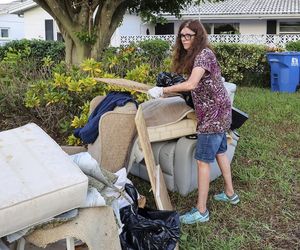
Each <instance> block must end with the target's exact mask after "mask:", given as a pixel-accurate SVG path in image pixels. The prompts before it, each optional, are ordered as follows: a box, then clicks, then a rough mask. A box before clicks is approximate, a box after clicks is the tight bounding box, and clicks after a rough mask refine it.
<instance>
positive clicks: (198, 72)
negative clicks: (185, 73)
mask: <svg viewBox="0 0 300 250" xmlns="http://www.w3.org/2000/svg"><path fill="white" fill-rule="evenodd" d="M204 73H205V69H203V68H201V67H194V68H193V70H192V73H191V75H190V77H189V79H188V80H187V81H185V82H182V83H179V84H176V85H173V86H170V87H164V88H163V93H164V94H167V93H172V92H185V91H191V90H193V89H194V88H195V87H196V86H197V85H198V83H199V82H200V80H201V78H202V76H203V75H204Z"/></svg>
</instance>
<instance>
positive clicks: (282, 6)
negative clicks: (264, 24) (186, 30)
mask: <svg viewBox="0 0 300 250" xmlns="http://www.w3.org/2000/svg"><path fill="white" fill-rule="evenodd" d="M181 14H182V16H191V17H192V16H200V17H201V18H205V17H210V16H211V17H220V18H222V16H223V17H224V16H230V17H231V18H233V17H237V18H239V17H242V16H243V17H246V16H248V17H251V16H252V18H257V17H258V18H259V17H264V16H266V17H270V16H274V17H277V18H278V17H280V16H282V15H284V16H285V17H292V16H294V17H295V16H296V15H299V14H300V0H224V1H222V2H218V3H210V2H205V3H200V4H199V5H191V6H188V7H186V8H185V9H184V10H182V11H181ZM291 15H292V16H291ZM298 18H299V16H298Z"/></svg>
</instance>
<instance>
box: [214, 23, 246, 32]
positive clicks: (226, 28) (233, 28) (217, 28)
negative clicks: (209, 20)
mask: <svg viewBox="0 0 300 250" xmlns="http://www.w3.org/2000/svg"><path fill="white" fill-rule="evenodd" d="M239 28H240V27H239V24H238V23H215V24H214V34H238V33H239Z"/></svg>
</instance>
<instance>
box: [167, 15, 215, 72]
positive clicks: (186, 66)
mask: <svg viewBox="0 0 300 250" xmlns="http://www.w3.org/2000/svg"><path fill="white" fill-rule="evenodd" d="M185 27H186V28H189V29H190V30H192V31H194V32H195V37H194V40H193V43H192V45H191V48H190V49H188V50H185V49H184V47H183V45H182V42H181V38H180V32H181V30H182V29H183V28H185ZM207 47H209V48H211V47H210V45H209V44H208V38H207V32H206V30H205V28H204V26H203V25H202V24H201V23H200V21H198V20H186V21H184V22H183V23H182V24H181V25H180V27H179V30H178V34H177V38H176V43H175V48H174V53H173V64H172V71H174V72H176V73H178V74H188V75H189V74H191V72H192V69H193V64H194V59H195V57H196V55H197V54H199V53H200V52H201V51H202V50H203V49H205V48H207Z"/></svg>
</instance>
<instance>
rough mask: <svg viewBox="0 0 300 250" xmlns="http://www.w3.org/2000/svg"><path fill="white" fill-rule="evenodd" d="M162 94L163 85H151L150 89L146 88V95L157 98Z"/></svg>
mask: <svg viewBox="0 0 300 250" xmlns="http://www.w3.org/2000/svg"><path fill="white" fill-rule="evenodd" d="M163 94H164V92H163V87H153V88H152V89H149V90H148V95H150V96H151V97H152V98H155V99H156V98H159V97H162V96H163Z"/></svg>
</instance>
